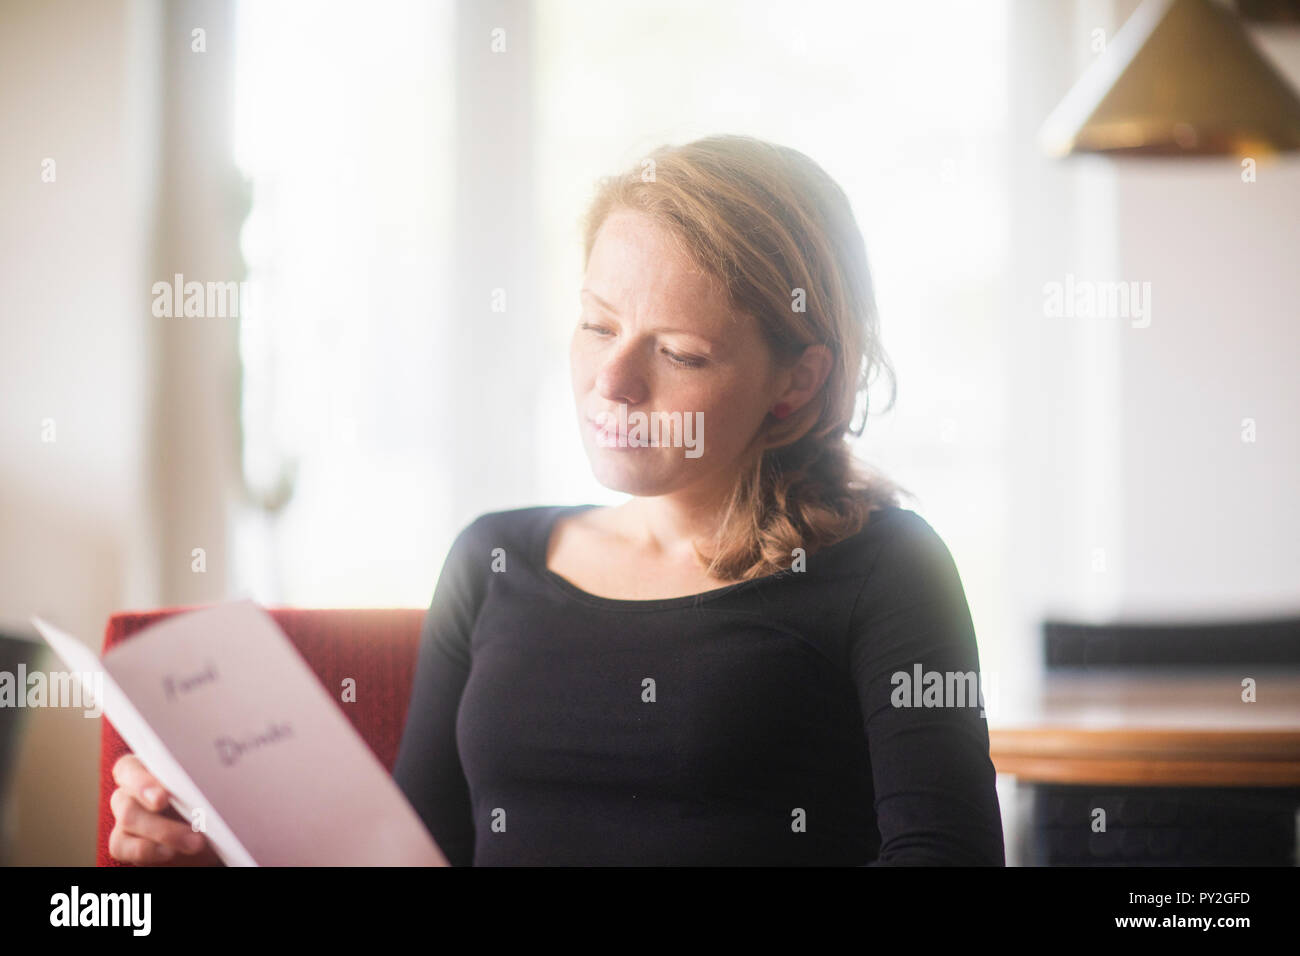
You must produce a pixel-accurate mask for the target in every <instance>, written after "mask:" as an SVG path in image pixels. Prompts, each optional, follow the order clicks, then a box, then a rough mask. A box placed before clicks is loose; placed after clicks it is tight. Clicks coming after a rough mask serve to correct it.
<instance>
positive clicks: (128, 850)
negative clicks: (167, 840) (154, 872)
mask: <svg viewBox="0 0 1300 956" xmlns="http://www.w3.org/2000/svg"><path fill="white" fill-rule="evenodd" d="M108 852H109V854H110V855H111V856H112V857H113V859H115V860H117V861H119V862H121V863H136V864H145V865H148V864H150V863H167V862H170V861H171V860H174V859H176V851H175V850H173V849H172V848H171V847H169V846H163V845H162V844H161V843H154V842H153V841H152V840H146V839H145V838H144V837H138V836H131V834H129V833H124V832H123V831H122V828H121V826H116V827H113V832H112V833H110V834H109V835H108Z"/></svg>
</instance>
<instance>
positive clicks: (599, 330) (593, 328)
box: [578, 322, 610, 335]
mask: <svg viewBox="0 0 1300 956" xmlns="http://www.w3.org/2000/svg"><path fill="white" fill-rule="evenodd" d="M578 328H580V329H583V330H584V331H587V332H595V333H596V334H597V335H609V334H610V331H609V329H607V328H605V327H603V326H600V325H592V324H591V323H590V322H580V323H578Z"/></svg>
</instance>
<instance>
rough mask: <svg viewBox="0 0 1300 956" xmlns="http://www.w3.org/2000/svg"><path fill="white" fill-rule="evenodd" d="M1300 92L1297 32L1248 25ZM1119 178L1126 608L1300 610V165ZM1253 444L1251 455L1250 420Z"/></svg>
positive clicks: (1191, 612)
mask: <svg viewBox="0 0 1300 956" xmlns="http://www.w3.org/2000/svg"><path fill="white" fill-rule="evenodd" d="M1252 35H1253V36H1254V37H1255V38H1256V39H1257V40H1258V41H1259V42H1258V45H1259V46H1260V47H1261V48H1262V49H1263V50H1264V52H1265V54H1266V55H1268V56H1269V57H1270V58H1271V59H1272V60H1273V62H1274V63H1275V64H1276V66H1277V67H1278V68H1279V70H1281V71H1282V73H1283V75H1284V76H1286V77H1287V79H1288V80H1289V81H1290V82H1291V84H1292V86H1293V87H1296V88H1300V29H1297V28H1294V27H1292V28H1290V29H1280V28H1260V27H1252ZM1241 172H1242V170H1241V168H1240V166H1239V165H1238V163H1237V162H1235V161H1234V160H1232V159H1225V160H1221V161H1212V162H1190V163H1177V162H1173V161H1161V162H1157V163H1127V164H1124V165H1123V167H1122V168H1120V169H1119V171H1118V172H1117V176H1116V179H1117V190H1116V205H1115V217H1116V233H1117V235H1118V236H1119V239H1120V241H1119V246H1118V250H1117V257H1118V262H1119V268H1120V271H1121V273H1122V275H1121V278H1130V279H1136V280H1141V281H1149V282H1150V283H1151V287H1152V320H1151V326H1150V328H1146V329H1129V330H1128V331H1127V332H1125V333H1124V336H1123V341H1124V347H1123V348H1122V349H1121V351H1120V358H1121V362H1120V371H1119V376H1120V387H1121V394H1122V397H1123V408H1122V416H1121V419H1120V420H1119V422H1118V423H1117V427H1118V430H1119V433H1120V435H1121V440H1122V462H1123V467H1122V480H1123V483H1122V488H1123V500H1122V514H1123V520H1124V534H1123V538H1122V541H1123V551H1122V559H1121V560H1122V568H1123V574H1124V582H1125V587H1124V593H1123V609H1124V611H1125V612H1126V613H1130V614H1133V615H1141V616H1195V615H1198V614H1212V615H1215V616H1219V615H1232V614H1242V615H1252V614H1267V613H1281V612H1286V611H1290V612H1291V613H1295V612H1296V610H1297V609H1298V608H1300V268H1297V260H1298V259H1300V160H1297V159H1296V158H1294V157H1290V158H1286V159H1279V160H1278V161H1277V162H1276V163H1273V164H1268V165H1265V164H1264V163H1263V162H1262V161H1261V162H1260V164H1259V166H1258V168H1257V170H1256V176H1257V178H1256V181H1255V182H1253V183H1246V182H1243V181H1242V176H1241ZM1246 418H1252V419H1254V420H1255V426H1256V440H1255V441H1254V442H1253V443H1248V442H1243V440H1242V420H1243V419H1246Z"/></svg>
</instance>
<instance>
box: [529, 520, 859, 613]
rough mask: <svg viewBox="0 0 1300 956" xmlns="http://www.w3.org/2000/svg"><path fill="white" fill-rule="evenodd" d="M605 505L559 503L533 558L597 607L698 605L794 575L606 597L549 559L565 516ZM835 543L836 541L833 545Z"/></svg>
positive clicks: (555, 581) (559, 584) (562, 586)
mask: <svg viewBox="0 0 1300 956" xmlns="http://www.w3.org/2000/svg"><path fill="white" fill-rule="evenodd" d="M599 507H602V506H601V505H594V504H586V505H558V506H556V507H555V508H553V509H552V511H551V513H550V515H548V516H547V518H546V519H545V520H544V521H543V522H542V523H541V528H540V530H539V533H538V535H537V540H536V543H535V546H534V551H533V558H534V562H535V565H536V568H537V570H538V572H539V573H540V574H541V576H542V577H543V578H544V579H545V580H546V581H548V582H549V583H550V584H551V585H552V586H554V587H555V588H557V589H558V590H560V591H563V592H564V593H565V594H567V595H569V596H570V597H572V598H576V599H577V600H579V601H582V602H583V603H585V604H590V605H593V606H595V607H603V608H608V609H610V610H617V611H662V610H668V609H670V608H682V607H695V606H698V605H700V604H704V603H705V602H707V601H712V600H714V599H716V598H720V597H723V596H724V595H728V594H734V593H736V592H738V591H743V590H745V589H746V588H750V587H755V586H757V585H759V584H763V583H771V582H773V581H778V580H784V579H785V578H788V577H790V576H791V575H792V574H793V573H794V572H792V571H788V570H787V571H777V572H775V573H773V574H768V575H764V576H763V577H761V578H749V579H747V580H745V581H736V582H735V583H733V584H724V585H723V586H722V587H720V588H710V589H709V590H707V591H700V592H698V593H696V594H681V595H678V596H676V597H666V598H641V599H628V598H612V597H605V596H604V595H603V594H593V593H592V592H590V591H587V590H584V589H583V588H580V587H578V586H577V585H576V584H574V583H573V582H572V581H570V580H569V579H568V578H566V577H564V576H563V575H562V574H559V573H557V572H555V571H552V570H551V569H550V568H549V567H548V566H547V563H546V552H547V551H548V550H549V549H550V543H551V535H552V534H553V533H554V531H555V526H556V525H557V524H559V522H560V519H561V518H562V517H566V516H568V515H573V514H579V513H581V512H583V511H590V510H591V509H593V508H599ZM832 547H834V545H832Z"/></svg>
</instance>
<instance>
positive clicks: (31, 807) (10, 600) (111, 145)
mask: <svg viewBox="0 0 1300 956" xmlns="http://www.w3.org/2000/svg"><path fill="white" fill-rule="evenodd" d="M158 13H159V10H158V7H157V5H156V4H154V3H148V2H129V0H105V2H100V3H78V2H73V0H23V2H10V3H6V4H5V5H4V6H3V7H0V117H3V125H4V142H5V148H4V149H3V150H0V209H3V210H4V216H3V220H4V228H3V229H2V230H0V336H2V337H3V346H2V347H0V381H3V383H4V385H3V389H4V391H3V394H4V399H3V415H0V620H2V621H3V624H4V626H5V628H6V630H15V629H24V630H30V628H28V627H26V626H25V622H26V619H27V616H28V615H29V614H31V613H33V612H35V613H38V614H41V615H42V616H45V617H48V618H49V619H50V620H52V621H54V622H56V623H58V624H60V625H62V626H64V627H65V628H66V629H68V630H70V631H72V632H74V633H76V634H78V635H80V636H82V637H83V638H85V639H87V640H88V641H89V642H91V643H92V644H94V645H95V647H96V648H98V646H99V642H100V641H101V640H102V638H103V632H104V625H105V622H106V621H107V618H108V616H109V615H110V614H111V613H112V612H114V611H116V610H120V609H122V608H124V607H148V606H151V605H153V604H155V603H156V601H157V599H158V589H157V573H156V562H155V560H154V557H153V553H154V550H155V544H154V541H155V538H154V528H153V523H152V518H151V514H152V511H151V507H150V502H149V500H148V490H147V489H148V484H149V467H150V465H151V464H152V462H151V459H150V456H149V450H148V442H149V433H150V430H149V427H148V422H149V407H150V401H151V392H152V386H151V382H152V375H151V369H152V351H151V342H150V338H149V336H148V334H147V332H148V328H147V319H148V316H149V294H148V292H149V286H148V281H149V274H150V271H151V268H152V266H151V263H150V259H149V256H150V241H151V234H152V227H153V221H152V219H153V207H152V202H153V200H152V195H153V188H154V179H155V169H156V164H155V161H154V153H155V149H156V138H157V137H156V135H155V126H154V124H155V119H156V115H155V111H154V108H153V103H154V101H155V99H156V83H157V65H158V64H157V57H156V55H155V47H156V43H155V39H154V38H155V31H156V27H157V21H158ZM74 65H75V66H74ZM47 157H48V158H52V159H54V161H55V177H56V178H55V181H54V182H50V183H46V182H42V180H41V172H42V161H43V160H44V159H45V158H47ZM46 418H50V419H53V420H54V427H55V439H56V440H55V441H54V442H52V443H45V442H42V440H41V437H42V422H43V420H44V419H46ZM44 666H46V667H54V666H58V665H56V664H54V663H53V662H49V663H47V664H45V665H44ZM25 718H26V720H27V721H28V722H29V723H28V725H27V733H26V736H25V740H24V749H23V750H22V752H21V754H20V757H19V762H18V767H17V775H18V783H17V787H16V793H13V794H12V797H13V798H14V802H13V804H12V806H11V807H10V808H9V819H8V824H9V825H10V827H11V828H12V829H13V832H14V836H15V840H16V842H15V844H14V845H13V846H12V854H11V857H10V859H9V862H13V863H43V864H80V863H90V862H93V859H94V840H95V819H96V818H95V805H96V799H97V796H98V793H97V787H96V774H97V769H98V759H99V727H100V724H99V721H98V720H88V719H86V718H85V717H83V716H82V714H81V712H80V711H73V710H58V709H42V710H33V711H26V712H25Z"/></svg>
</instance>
